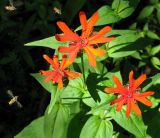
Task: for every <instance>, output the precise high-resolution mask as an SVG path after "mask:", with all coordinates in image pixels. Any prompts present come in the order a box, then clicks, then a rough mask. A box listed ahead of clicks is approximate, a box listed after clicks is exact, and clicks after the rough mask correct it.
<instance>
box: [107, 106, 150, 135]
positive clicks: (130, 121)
mask: <svg viewBox="0 0 160 138" xmlns="http://www.w3.org/2000/svg"><path fill="white" fill-rule="evenodd" d="M110 115H111V117H112V118H113V119H114V120H115V121H116V122H117V123H118V124H119V125H120V126H121V127H123V128H124V129H126V130H127V131H129V132H130V133H132V134H133V135H135V136H136V137H137V138H146V130H147V126H145V125H144V123H143V120H142V118H141V117H138V116H137V115H136V114H135V113H133V112H132V113H131V114H130V116H129V117H128V118H127V117H126V110H125V109H124V108H122V110H121V111H120V112H117V111H116V109H115V108H112V110H111V112H110Z"/></svg>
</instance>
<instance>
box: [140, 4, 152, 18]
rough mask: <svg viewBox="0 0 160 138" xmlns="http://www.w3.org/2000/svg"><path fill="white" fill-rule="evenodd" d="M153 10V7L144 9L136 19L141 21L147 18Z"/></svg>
mask: <svg viewBox="0 0 160 138" xmlns="http://www.w3.org/2000/svg"><path fill="white" fill-rule="evenodd" d="M153 10H154V6H151V5H149V6H146V7H144V8H143V10H142V11H141V13H140V15H139V16H138V19H139V20H143V19H145V18H147V17H149V16H150V15H151V14H152V12H153Z"/></svg>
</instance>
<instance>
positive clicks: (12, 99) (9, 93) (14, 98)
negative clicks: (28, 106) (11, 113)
mask: <svg viewBox="0 0 160 138" xmlns="http://www.w3.org/2000/svg"><path fill="white" fill-rule="evenodd" d="M7 94H8V96H9V97H10V98H11V100H10V101H9V102H8V104H9V105H10V106H11V105H13V104H14V103H15V104H16V105H17V106H18V107H19V108H22V104H21V103H20V102H19V101H18V96H14V95H13V92H12V91H11V90H7Z"/></svg>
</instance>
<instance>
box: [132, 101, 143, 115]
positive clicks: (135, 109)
mask: <svg viewBox="0 0 160 138" xmlns="http://www.w3.org/2000/svg"><path fill="white" fill-rule="evenodd" d="M131 106H132V109H133V110H134V111H135V113H136V114H137V115H138V116H141V110H140V109H139V107H138V105H137V104H135V103H134V102H131Z"/></svg>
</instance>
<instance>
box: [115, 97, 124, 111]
mask: <svg viewBox="0 0 160 138" xmlns="http://www.w3.org/2000/svg"><path fill="white" fill-rule="evenodd" d="M124 103H125V100H121V101H120V102H118V103H117V108H116V111H118V112H119V111H120V110H121V109H122V106H123V105H124Z"/></svg>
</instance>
